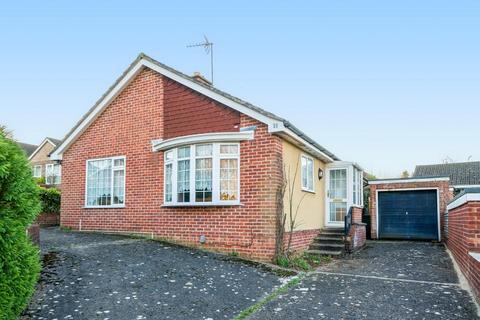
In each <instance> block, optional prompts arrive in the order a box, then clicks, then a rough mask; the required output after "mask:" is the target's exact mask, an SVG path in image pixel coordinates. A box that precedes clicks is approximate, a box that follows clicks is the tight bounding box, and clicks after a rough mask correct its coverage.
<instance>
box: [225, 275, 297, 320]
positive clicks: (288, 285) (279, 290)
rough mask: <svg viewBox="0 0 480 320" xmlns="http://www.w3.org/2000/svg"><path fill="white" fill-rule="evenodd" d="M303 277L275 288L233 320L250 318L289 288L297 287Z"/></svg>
mask: <svg viewBox="0 0 480 320" xmlns="http://www.w3.org/2000/svg"><path fill="white" fill-rule="evenodd" d="M304 277H305V274H301V275H299V276H296V277H294V278H292V279H291V280H290V281H288V282H287V283H285V284H284V285H282V286H281V287H279V288H277V289H276V290H275V291H273V292H272V293H270V294H269V295H268V296H266V297H265V298H263V299H262V300H260V301H258V302H257V303H255V304H254V305H253V306H250V307H248V308H247V309H245V310H243V311H242V312H240V313H239V314H238V315H237V316H236V317H235V318H234V320H243V319H246V318H247V317H249V316H251V315H252V314H254V313H255V312H257V311H258V310H260V309H261V308H262V307H263V306H264V305H266V304H267V303H269V302H270V301H272V300H274V299H275V298H277V297H278V296H279V295H281V294H283V293H286V292H287V291H288V289H290V288H293V287H295V286H296V285H298V284H299V283H300V281H302V279H303V278H304Z"/></svg>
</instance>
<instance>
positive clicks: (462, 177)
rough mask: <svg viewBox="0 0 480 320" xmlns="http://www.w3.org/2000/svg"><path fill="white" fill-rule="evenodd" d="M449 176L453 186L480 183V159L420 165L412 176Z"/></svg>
mask: <svg viewBox="0 0 480 320" xmlns="http://www.w3.org/2000/svg"><path fill="white" fill-rule="evenodd" d="M426 176H448V177H450V184H451V185H452V186H467V185H480V161H475V162H473V161H472V162H457V163H442V164H430V165H420V166H416V167H415V171H414V172H413V175H412V177H413V178H416V177H426Z"/></svg>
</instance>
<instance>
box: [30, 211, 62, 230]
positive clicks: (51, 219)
mask: <svg viewBox="0 0 480 320" xmlns="http://www.w3.org/2000/svg"><path fill="white" fill-rule="evenodd" d="M35 223H38V224H39V225H40V226H42V227H52V226H58V225H59V224H60V214H58V213H40V214H39V215H38V216H37V218H36V219H35Z"/></svg>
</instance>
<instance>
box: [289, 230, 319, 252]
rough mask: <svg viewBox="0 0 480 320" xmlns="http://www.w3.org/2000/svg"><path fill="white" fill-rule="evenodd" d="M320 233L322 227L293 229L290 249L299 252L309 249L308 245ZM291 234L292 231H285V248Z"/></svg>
mask: <svg viewBox="0 0 480 320" xmlns="http://www.w3.org/2000/svg"><path fill="white" fill-rule="evenodd" d="M319 233H320V229H311V230H299V231H293V235H292V243H291V246H290V250H291V251H295V252H299V251H303V250H305V249H307V248H308V246H309V245H311V244H312V242H313V239H315V237H316V236H318V234H319ZM289 236H290V232H285V234H284V237H283V239H284V241H283V243H284V245H285V248H287V245H288V239H289Z"/></svg>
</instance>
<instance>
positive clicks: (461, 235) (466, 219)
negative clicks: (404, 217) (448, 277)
mask: <svg viewBox="0 0 480 320" xmlns="http://www.w3.org/2000/svg"><path fill="white" fill-rule="evenodd" d="M446 244H447V247H448V249H450V251H451V252H452V254H453V256H454V258H455V260H456V261H457V263H458V265H459V266H460V269H461V270H462V272H463V274H464V275H465V277H466V278H467V280H468V282H469V283H470V285H471V286H472V289H473V291H474V293H475V295H476V297H477V300H479V302H480V262H479V261H477V260H476V259H474V258H473V257H472V256H471V255H469V252H477V253H480V201H476V202H467V203H465V204H463V205H461V206H459V207H457V208H455V209H452V210H449V212H448V238H447V240H446Z"/></svg>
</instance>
